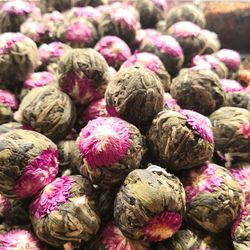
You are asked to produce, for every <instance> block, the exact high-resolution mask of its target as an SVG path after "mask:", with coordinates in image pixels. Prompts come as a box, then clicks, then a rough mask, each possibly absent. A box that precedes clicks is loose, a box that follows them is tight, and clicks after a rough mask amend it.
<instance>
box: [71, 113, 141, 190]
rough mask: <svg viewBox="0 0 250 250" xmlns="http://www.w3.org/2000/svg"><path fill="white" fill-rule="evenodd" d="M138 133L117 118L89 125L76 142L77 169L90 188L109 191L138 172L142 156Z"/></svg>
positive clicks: (96, 120) (91, 122)
mask: <svg viewBox="0 0 250 250" xmlns="http://www.w3.org/2000/svg"><path fill="white" fill-rule="evenodd" d="M145 147H146V145H145V139H144V137H143V136H142V135H141V133H140V131H139V130H138V129H137V128H136V127H135V126H133V125H132V124H129V123H127V122H125V121H124V120H122V119H120V118H116V117H99V118H97V119H95V120H92V121H89V123H88V125H87V126H86V127H84V128H83V129H82V131H81V133H80V135H79V137H78V139H77V141H76V151H77V155H78V157H77V160H78V161H79V163H78V169H79V171H80V173H81V174H82V175H84V176H86V177H88V178H89V179H90V180H91V181H92V183H93V184H95V185H98V186H100V187H104V188H106V187H112V186H114V185H115V184H117V183H120V182H121V181H123V179H124V178H125V177H126V176H127V174H128V173H129V172H131V171H132V170H134V169H137V168H140V163H141V159H142V156H143V155H144V152H145Z"/></svg>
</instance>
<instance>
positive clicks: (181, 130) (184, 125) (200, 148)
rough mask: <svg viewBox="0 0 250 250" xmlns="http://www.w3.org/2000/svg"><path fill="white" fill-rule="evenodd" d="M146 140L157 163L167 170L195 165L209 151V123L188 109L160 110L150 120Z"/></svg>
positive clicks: (210, 152) (210, 149) (202, 160)
mask: <svg viewBox="0 0 250 250" xmlns="http://www.w3.org/2000/svg"><path fill="white" fill-rule="evenodd" d="M147 140H148V143H149V149H150V152H151V153H152V154H153V156H154V157H155V158H156V159H157V161H158V162H159V164H160V165H161V166H162V167H164V168H166V169H167V170H171V171H177V170H181V169H185V168H191V167H194V166H198V165H200V164H202V163H204V162H206V161H208V160H210V159H211V157H212V155H213V149H214V144H213V141H214V138H213V132H212V128H211V123H210V121H209V119H208V118H206V117H205V116H203V115H201V114H199V113H197V112H194V111H191V110H179V111H178V112H177V111H172V110H165V111H162V112H160V113H159V114H158V115H157V116H156V118H155V119H154V120H153V123H152V125H151V127H150V129H149V131H148V133H147Z"/></svg>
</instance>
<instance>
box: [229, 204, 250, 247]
mask: <svg viewBox="0 0 250 250" xmlns="http://www.w3.org/2000/svg"><path fill="white" fill-rule="evenodd" d="M231 236H232V240H233V245H234V249H235V250H247V249H249V248H250V204H249V205H248V206H246V207H245V208H243V209H242V211H241V213H240V214H239V216H238V218H237V220H236V221H235V222H234V225H233V227H232V232H231Z"/></svg>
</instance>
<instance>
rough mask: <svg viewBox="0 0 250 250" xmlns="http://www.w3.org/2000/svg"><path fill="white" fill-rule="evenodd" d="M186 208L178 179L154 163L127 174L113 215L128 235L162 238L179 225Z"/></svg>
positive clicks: (171, 232)
mask: <svg viewBox="0 0 250 250" xmlns="http://www.w3.org/2000/svg"><path fill="white" fill-rule="evenodd" d="M184 211H185V192H184V189H183V186H182V184H181V182H180V181H179V179H178V178H177V177H175V176H174V175H171V174H169V173H167V172H166V171H165V170H164V169H162V168H160V167H158V166H154V165H152V166H150V167H149V168H147V169H140V170H139V169H137V170H134V171H132V172H131V173H130V174H129V175H128V176H127V178H126V179H125V181H124V183H123V185H122V186H121V188H120V190H119V191H118V193H117V196H116V200H115V206H114V218H115V223H116V225H117V226H118V227H119V229H120V230H121V232H122V233H123V234H124V236H126V237H128V238H131V239H144V240H148V241H161V240H165V239H167V238H169V237H171V236H172V235H173V234H174V233H175V232H176V231H177V230H178V229H179V228H180V226H181V224H182V215H183V213H184Z"/></svg>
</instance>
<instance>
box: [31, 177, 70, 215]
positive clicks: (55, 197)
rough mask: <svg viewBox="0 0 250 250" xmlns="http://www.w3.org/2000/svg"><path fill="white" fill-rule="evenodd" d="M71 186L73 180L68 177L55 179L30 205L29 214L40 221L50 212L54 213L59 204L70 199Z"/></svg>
mask: <svg viewBox="0 0 250 250" xmlns="http://www.w3.org/2000/svg"><path fill="white" fill-rule="evenodd" d="M72 184H73V180H72V179H71V178H70V177H69V176H63V177H61V178H57V179H55V180H54V181H53V182H52V183H50V184H49V185H47V186H46V187H45V188H44V189H43V190H42V192H41V193H40V194H39V195H38V197H37V198H36V199H35V200H34V201H33V202H32V203H31V204H30V211H31V213H32V214H33V215H34V216H35V217H36V218H37V219H42V218H44V217H45V216H46V215H47V214H49V213H50V212H52V211H56V210H57V209H58V206H59V205H60V204H61V203H65V202H66V201H67V199H68V198H70V197H71V193H70V189H71V187H72Z"/></svg>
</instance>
